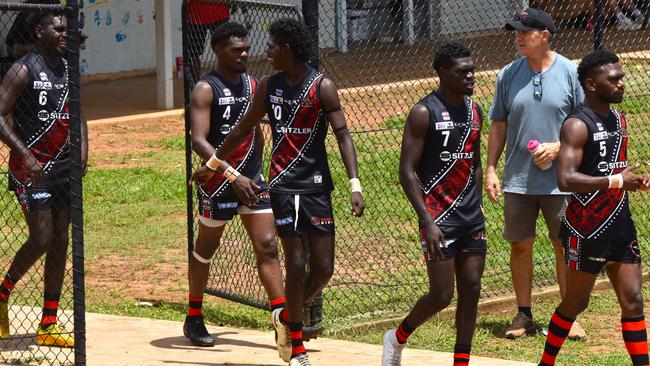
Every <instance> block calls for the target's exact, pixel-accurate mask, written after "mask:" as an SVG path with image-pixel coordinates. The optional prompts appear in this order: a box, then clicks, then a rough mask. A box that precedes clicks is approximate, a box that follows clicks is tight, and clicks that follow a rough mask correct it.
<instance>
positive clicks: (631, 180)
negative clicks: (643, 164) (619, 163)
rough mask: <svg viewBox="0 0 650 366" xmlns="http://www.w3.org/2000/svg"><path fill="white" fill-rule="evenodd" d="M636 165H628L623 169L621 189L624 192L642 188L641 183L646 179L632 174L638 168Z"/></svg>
mask: <svg viewBox="0 0 650 366" xmlns="http://www.w3.org/2000/svg"><path fill="white" fill-rule="evenodd" d="M638 167H639V166H638V165H630V166H628V167H627V168H625V169H623V171H622V172H621V175H622V176H623V189H624V190H626V191H632V192H633V191H636V190H637V189H639V188H641V187H642V186H643V182H644V180H645V179H646V178H645V177H643V176H640V175H636V174H634V171H635V170H636V169H637V168H638Z"/></svg>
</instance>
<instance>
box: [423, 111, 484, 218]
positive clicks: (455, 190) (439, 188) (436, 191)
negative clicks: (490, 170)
mask: <svg viewBox="0 0 650 366" xmlns="http://www.w3.org/2000/svg"><path fill="white" fill-rule="evenodd" d="M468 122H470V123H472V122H474V123H479V126H480V116H479V115H478V106H477V105H476V103H472V121H468ZM480 131H481V129H480V127H479V128H478V129H472V128H469V131H468V133H469V134H470V135H469V137H468V138H467V140H465V145H464V146H463V149H462V150H461V152H464V153H470V152H472V151H474V143H475V142H476V141H477V140H478V138H479V136H480ZM473 165H474V160H473V159H460V160H456V162H454V165H453V167H452V168H451V169H449V171H448V172H447V174H445V175H444V176H443V177H442V178H441V179H440V183H438V184H437V185H436V186H435V187H433V188H432V189H431V191H430V192H429V194H428V195H426V197H425V198H424V200H425V203H426V205H427V210H428V211H429V214H430V215H431V217H433V218H434V219H437V218H438V216H440V215H441V214H442V213H443V212H445V211H446V210H447V209H449V208H450V207H451V206H452V205H453V204H454V202H455V201H456V200H457V199H458V198H459V196H460V195H461V193H463V191H464V190H465V187H467V185H468V183H469V180H470V179H471V173H472V166H473Z"/></svg>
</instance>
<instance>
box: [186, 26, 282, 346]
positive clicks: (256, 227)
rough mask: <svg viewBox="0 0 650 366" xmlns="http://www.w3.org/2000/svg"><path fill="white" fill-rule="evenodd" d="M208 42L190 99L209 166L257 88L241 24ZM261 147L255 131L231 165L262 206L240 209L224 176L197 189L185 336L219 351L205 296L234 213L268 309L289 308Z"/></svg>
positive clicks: (198, 146) (196, 137) (199, 148)
mask: <svg viewBox="0 0 650 366" xmlns="http://www.w3.org/2000/svg"><path fill="white" fill-rule="evenodd" d="M211 43H212V49H213V51H214V53H215V55H216V56H217V59H218V64H217V68H216V70H213V71H211V72H209V73H208V74H207V75H205V76H204V77H203V79H201V81H199V82H198V83H197V84H196V86H195V87H194V89H193V90H192V96H191V103H192V104H191V129H192V148H193V149H194V151H195V152H196V153H197V154H198V155H199V156H200V157H201V158H202V159H203V160H204V161H207V160H208V159H210V157H211V156H212V155H213V154H214V152H215V149H217V148H218V147H219V146H221V145H222V144H223V142H224V140H225V139H226V137H227V136H228V135H229V134H230V132H231V131H232V129H233V128H234V127H235V126H237V124H238V123H239V121H240V120H241V118H242V116H243V115H244V113H245V112H246V110H247V109H248V108H250V104H251V101H252V97H253V95H254V93H255V91H256V90H255V89H256V85H257V83H256V81H255V80H254V79H253V78H252V77H251V76H249V75H247V74H246V73H245V72H246V65H247V60H248V52H249V50H250V41H249V39H248V31H247V30H246V28H244V26H242V25H241V24H237V23H233V22H228V23H225V24H223V25H221V26H219V27H218V28H217V29H216V30H215V31H214V33H213V34H212V40H211ZM263 148H264V137H263V135H262V132H261V130H260V129H259V128H253V129H252V130H251V131H250V132H249V133H248V135H247V136H246V137H245V139H244V140H243V141H242V143H241V144H240V145H239V146H238V147H237V148H236V149H235V151H234V153H233V154H232V155H231V156H230V158H229V159H228V160H227V161H228V164H230V165H231V166H232V167H234V168H236V169H238V170H239V171H240V172H241V173H242V174H243V175H245V176H246V177H249V178H250V179H252V180H253V181H254V182H255V184H256V185H257V186H258V187H259V195H260V199H259V201H258V202H256V203H253V204H251V203H248V204H244V203H242V201H241V200H240V199H239V198H238V197H237V194H236V192H237V191H238V190H241V189H242V188H241V186H240V184H239V183H240V182H238V181H234V182H230V181H229V180H227V179H226V178H225V177H224V176H223V175H221V174H218V175H215V176H213V177H212V178H211V179H209V180H207V181H205V182H204V183H202V184H200V185H199V186H198V187H197V196H198V200H199V235H198V238H197V240H196V244H195V246H194V251H193V252H192V255H191V257H190V259H189V273H188V278H189V287H190V291H189V306H188V313H187V317H186V319H185V324H184V327H183V332H184V333H185V336H186V337H187V338H189V340H190V341H191V342H192V343H193V344H195V345H197V346H212V345H214V339H213V338H212V336H211V335H210V334H209V333H208V331H207V329H206V328H205V324H204V322H203V311H202V304H203V291H204V290H205V287H206V284H207V280H208V274H209V266H210V258H212V256H213V255H214V253H215V251H216V250H217V248H218V246H219V241H220V240H221V236H222V234H223V231H224V228H225V224H226V222H227V221H229V220H231V219H232V218H233V217H234V216H235V215H236V214H239V215H240V217H241V220H242V222H243V224H244V227H245V228H246V231H247V232H248V234H249V236H250V238H251V241H252V242H253V248H254V249H255V255H256V258H257V269H258V273H259V276H260V280H261V282H262V285H264V288H265V289H266V291H267V294H268V296H269V299H270V306H271V309H274V310H275V309H282V308H284V306H285V300H284V290H283V288H282V272H281V269H280V262H279V261H278V256H277V254H278V252H277V244H276V241H275V230H274V222H273V213H272V212H271V203H270V201H269V193H268V190H267V188H266V183H265V182H264V179H263V178H262V175H261V170H262V150H263ZM274 324H275V325H277V322H276V323H274ZM278 330H279V333H280V334H279V337H278V340H279V344H280V346H281V348H282V349H284V350H285V352H288V351H289V350H290V348H289V347H290V346H289V345H288V342H287V341H286V338H287V332H286V330H285V328H284V327H283V326H281V327H278Z"/></svg>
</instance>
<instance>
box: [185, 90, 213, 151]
mask: <svg viewBox="0 0 650 366" xmlns="http://www.w3.org/2000/svg"><path fill="white" fill-rule="evenodd" d="M212 99H213V95H212V87H211V86H210V84H208V83H206V82H203V81H200V82H198V83H197V84H196V85H195V86H194V89H192V94H191V95H190V106H191V108H192V114H191V119H190V128H191V131H192V150H193V151H194V152H195V153H196V154H197V155H198V156H200V157H201V159H202V160H203V162H206V161H208V159H210V157H211V156H212V155H213V154H214V152H215V149H214V147H213V146H212V145H211V144H210V143H209V142H208V134H209V133H210V112H211V110H212Z"/></svg>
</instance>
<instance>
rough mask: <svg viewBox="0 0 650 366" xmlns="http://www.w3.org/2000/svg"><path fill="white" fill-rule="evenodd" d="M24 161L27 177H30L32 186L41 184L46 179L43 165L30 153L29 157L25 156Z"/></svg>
mask: <svg viewBox="0 0 650 366" xmlns="http://www.w3.org/2000/svg"><path fill="white" fill-rule="evenodd" d="M24 159H25V160H24V161H25V168H27V175H29V179H30V180H31V182H32V184H38V183H40V182H41V181H42V180H43V178H44V173H43V167H42V166H41V163H39V162H38V160H36V158H35V157H34V155H32V153H31V152H28V153H27V155H25V157H24Z"/></svg>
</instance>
